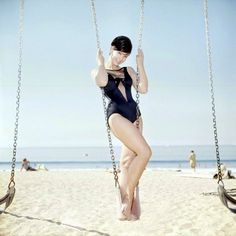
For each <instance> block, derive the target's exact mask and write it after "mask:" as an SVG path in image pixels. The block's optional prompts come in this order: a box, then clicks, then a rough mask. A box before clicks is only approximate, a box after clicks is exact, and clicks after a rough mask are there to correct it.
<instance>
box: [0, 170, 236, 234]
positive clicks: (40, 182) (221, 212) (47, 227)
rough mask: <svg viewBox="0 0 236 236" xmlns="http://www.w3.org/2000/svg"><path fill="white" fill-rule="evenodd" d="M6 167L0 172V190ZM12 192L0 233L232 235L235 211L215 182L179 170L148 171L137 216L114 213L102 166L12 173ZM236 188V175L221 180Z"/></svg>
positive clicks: (235, 231) (110, 187)
mask: <svg viewBox="0 0 236 236" xmlns="http://www.w3.org/2000/svg"><path fill="white" fill-rule="evenodd" d="M8 180H9V172H6V171H2V172H0V194H1V196H3V195H4V194H5V192H6V188H7V182H8ZM15 180H16V195H15V199H14V202H13V203H12V205H11V206H10V207H9V208H8V209H7V210H6V212H3V213H2V214H1V215H0V236H36V235H37V236H46V235H47V236H65V235H107V236H108V235H111V236H115V235H117V236H120V235H122V236H123V235H124V236H126V235H127V236H129V235H135V236H136V235H142V236H149V235H155V236H159V235H161V236H162V235H173V236H182V235H183V236H191V235H199V236H200V235H201V236H217V235H219V236H223V235H226V236H235V235H236V215H235V214H232V213H231V212H229V211H228V210H227V209H226V208H225V207H224V206H223V205H222V204H221V202H220V200H219V198H218V197H217V196H212V195H211V196H204V195H203V194H202V193H208V192H216V187H217V186H216V182H215V181H214V180H212V179H210V178H192V177H189V176H183V175H182V173H180V172H174V171H160V170H146V171H145V173H144V175H143V177H142V179H141V181H140V198H141V206H142V215H141V219H140V220H138V221H119V220H117V218H116V204H115V203H116V197H115V188H114V182H113V176H112V174H111V173H110V172H109V171H106V170H71V171H48V172H43V171H42V172H40V171H39V172H19V171H17V173H16V178H15ZM225 186H226V187H229V188H236V180H232V179H230V180H225Z"/></svg>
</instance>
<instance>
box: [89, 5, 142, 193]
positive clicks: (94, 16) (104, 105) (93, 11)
mask: <svg viewBox="0 0 236 236" xmlns="http://www.w3.org/2000/svg"><path fill="white" fill-rule="evenodd" d="M140 4H141V5H140V24H139V34H138V48H141V44H142V33H143V21H144V0H141V2H140ZM91 8H92V14H93V23H94V28H95V32H96V42H97V50H100V49H101V46H100V38H99V31H98V24H97V16H96V9H95V0H91ZM137 75H138V76H137V80H136V103H137V109H136V115H137V120H136V127H137V128H139V119H138V118H139V112H138V111H139V92H138V86H139V73H138V68H137ZM101 90H102V101H103V109H104V114H105V123H106V128H107V137H108V142H109V149H110V155H111V161H112V166H113V174H114V180H115V187H117V188H118V190H119V191H120V185H119V181H118V174H117V168H116V163H115V156H114V149H113V144H112V139H111V130H110V127H109V124H108V117H107V108H106V99H105V94H104V90H103V89H101ZM136 191H138V186H137V187H136Z"/></svg>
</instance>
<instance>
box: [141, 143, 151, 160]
mask: <svg viewBox="0 0 236 236" xmlns="http://www.w3.org/2000/svg"><path fill="white" fill-rule="evenodd" d="M139 152H140V153H139V155H140V156H141V157H142V158H145V160H147V161H148V160H149V159H150V158H151V156H152V149H151V147H150V146H149V145H144V146H142V147H140V151H139Z"/></svg>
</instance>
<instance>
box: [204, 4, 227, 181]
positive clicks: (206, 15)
mask: <svg viewBox="0 0 236 236" xmlns="http://www.w3.org/2000/svg"><path fill="white" fill-rule="evenodd" d="M204 16H205V34H206V47H207V56H208V76H209V82H210V92H211V105H212V120H213V130H214V139H215V151H216V160H217V168H218V183H219V182H222V183H223V181H222V173H221V168H220V152H219V145H218V136H217V126H216V108H215V98H214V97H215V96H214V87H213V70H212V53H211V44H210V33H209V21H208V0H204Z"/></svg>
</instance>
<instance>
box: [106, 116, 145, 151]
mask: <svg viewBox="0 0 236 236" xmlns="http://www.w3.org/2000/svg"><path fill="white" fill-rule="evenodd" d="M109 125H110V128H111V131H112V133H113V134H114V135H115V136H116V137H117V138H118V139H119V140H120V141H121V142H122V143H123V146H122V156H123V155H131V156H136V155H137V154H138V153H139V152H141V151H142V150H143V149H145V148H149V146H148V144H147V142H146V140H145V139H144V137H143V136H142V126H143V125H142V119H140V124H139V129H137V127H136V125H135V122H134V123H132V122H130V121H129V120H127V119H126V118H124V117H123V116H121V115H120V114H117V113H115V114H113V115H111V116H110V118H109Z"/></svg>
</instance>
